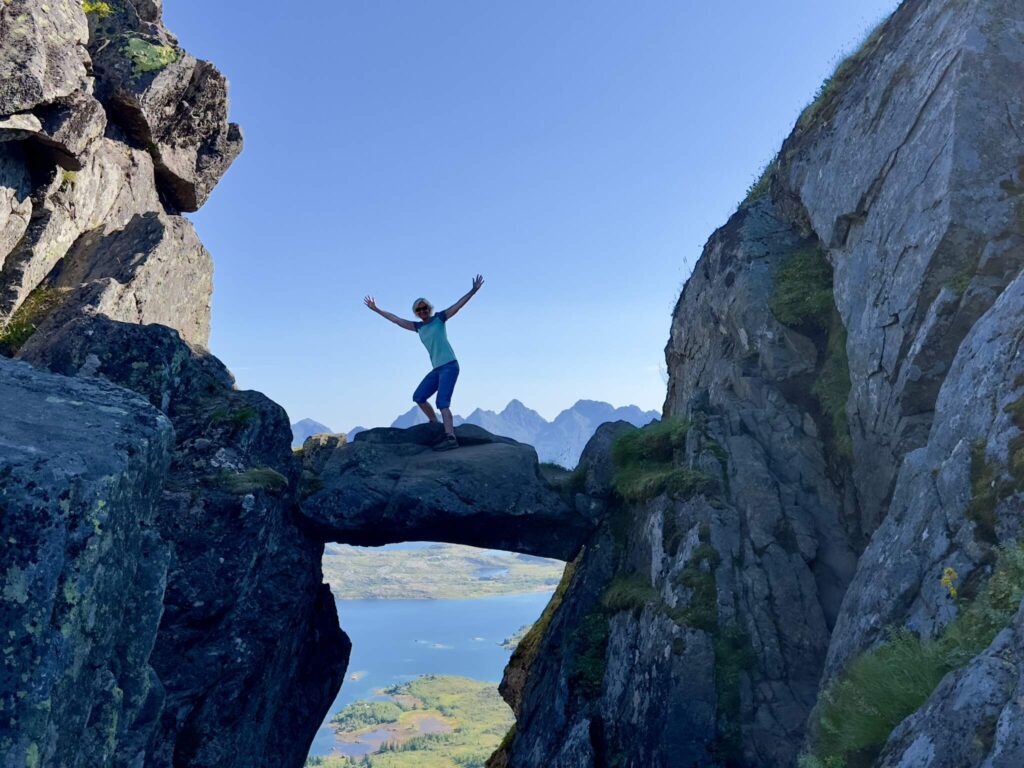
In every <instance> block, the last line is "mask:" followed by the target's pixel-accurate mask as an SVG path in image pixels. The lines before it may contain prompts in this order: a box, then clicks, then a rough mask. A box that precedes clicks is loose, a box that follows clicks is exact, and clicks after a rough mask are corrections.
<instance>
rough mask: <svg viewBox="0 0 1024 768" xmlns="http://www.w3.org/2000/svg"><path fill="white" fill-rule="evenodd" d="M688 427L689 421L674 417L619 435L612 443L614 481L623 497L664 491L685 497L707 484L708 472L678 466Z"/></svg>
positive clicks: (632, 499) (636, 499)
mask: <svg viewBox="0 0 1024 768" xmlns="http://www.w3.org/2000/svg"><path fill="white" fill-rule="evenodd" d="M690 427H691V424H690V422H688V421H686V420H685V419H681V418H678V417H674V418H668V419H663V420H662V421H655V422H652V423H651V424H649V425H647V426H646V427H643V428H642V429H637V430H631V431H629V432H626V433H624V434H622V435H620V436H619V438H618V439H617V440H616V441H615V443H614V444H613V445H612V461H613V462H614V464H615V476H614V480H613V482H614V485H615V490H616V491H617V492H618V494H619V495H620V496H621V497H622V498H623V499H624V500H625V501H627V502H629V503H634V504H638V503H643V502H645V501H650V500H651V499H653V498H656V497H657V496H660V495H661V494H663V493H667V494H668V495H669V496H672V497H674V498H688V497H689V496H692V495H693V494H695V493H699V492H700V490H701V489H702V488H704V487H706V485H707V483H708V477H707V475H705V474H704V473H703V472H701V471H699V470H696V469H693V468H691V467H685V466H683V467H681V466H678V465H677V463H676V460H675V456H676V453H677V452H678V451H681V450H682V449H683V448H684V446H685V444H686V434H687V433H688V432H689V430H690Z"/></svg>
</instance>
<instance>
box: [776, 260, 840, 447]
mask: <svg viewBox="0 0 1024 768" xmlns="http://www.w3.org/2000/svg"><path fill="white" fill-rule="evenodd" d="M774 282H775V284H774V290H773V292H772V296H771V298H770V299H769V302H768V306H769V308H770V309H771V311H772V314H773V315H774V316H775V319H776V320H778V321H779V322H780V323H782V324H783V325H785V326H787V327H789V328H793V329H794V330H796V331H798V332H800V333H802V334H805V335H806V336H808V337H809V338H810V339H811V340H812V341H814V342H815V345H816V346H817V347H818V350H819V355H818V357H819V360H818V365H817V370H816V372H815V377H814V381H813V383H812V384H811V391H810V394H811V395H812V396H813V397H814V399H815V401H816V402H817V405H818V409H819V410H820V412H821V416H822V417H823V419H824V426H825V430H826V433H827V437H828V442H829V445H830V447H831V448H832V451H833V453H834V454H835V455H836V456H839V457H841V458H844V459H847V460H849V459H850V458H852V456H853V440H852V438H851V437H850V427H849V422H848V420H847V415H846V403H847V400H848V399H849V397H850V387H851V383H850V368H849V363H848V360H847V356H846V328H845V327H844V326H843V321H842V318H841V317H840V316H839V312H838V311H837V310H836V307H835V301H834V299H833V293H832V291H833V288H832V265H831V264H829V262H828V259H827V258H826V256H825V252H824V251H823V250H822V249H821V247H820V246H819V245H817V244H808V245H806V246H804V247H802V248H799V249H797V250H796V251H794V252H793V253H792V254H790V255H789V256H788V257H787V258H786V260H785V261H784V262H783V263H782V265H781V266H780V267H779V268H778V270H777V271H776V273H775V278H774Z"/></svg>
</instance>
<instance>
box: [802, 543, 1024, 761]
mask: <svg viewBox="0 0 1024 768" xmlns="http://www.w3.org/2000/svg"><path fill="white" fill-rule="evenodd" d="M1022 598H1024V547H1022V546H1019V545H1015V546H1011V547H1007V548H1004V549H1002V550H1000V552H999V555H998V559H997V562H996V567H995V570H994V572H993V573H992V576H991V577H990V578H989V580H988V581H987V582H986V584H985V586H984V587H983V588H982V590H981V591H980V592H979V594H978V596H977V597H976V598H975V599H974V600H973V601H971V602H969V603H965V604H963V605H961V606H960V612H959V614H958V615H957V617H956V619H954V620H953V621H952V622H951V623H950V624H949V625H948V626H947V627H946V628H945V629H944V630H943V631H942V633H941V634H940V635H939V636H938V637H937V638H935V639H928V638H921V637H919V636H917V635H915V634H914V633H913V632H911V631H909V630H907V629H902V628H900V629H894V630H893V631H892V632H891V633H890V635H889V638H888V639H887V640H886V641H885V642H883V643H881V644H880V645H878V646H876V647H874V648H871V649H869V650H867V651H865V652H864V653H862V654H861V655H859V656H857V657H856V658H855V659H853V661H851V662H850V664H849V665H848V666H847V668H846V671H845V672H844V673H843V674H842V676H840V677H839V678H838V679H836V680H835V681H834V682H832V684H831V685H829V687H828V688H827V689H826V690H825V691H824V693H822V695H821V698H820V699H819V701H818V706H817V708H816V709H815V715H814V718H813V727H812V743H813V745H814V747H813V753H812V754H811V755H809V756H808V757H807V759H806V760H805V763H806V764H807V765H812V764H814V763H813V762H812V761H817V764H818V765H823V766H833V765H835V766H847V765H848V766H851V767H853V766H860V765H871V764H873V762H874V759H875V758H876V757H877V756H878V754H879V753H880V752H881V750H882V747H883V746H885V742H886V740H887V739H888V738H889V734H891V733H892V731H893V729H894V728H895V727H896V726H897V725H899V723H900V722H901V721H903V719H904V718H906V717H907V716H908V715H910V714H912V713H913V712H915V711H917V709H919V708H920V707H921V705H922V704H924V702H925V701H926V700H927V699H928V697H929V696H930V695H931V693H932V691H934V690H935V687H936V686H937V685H938V684H939V682H940V681H941V680H942V678H943V677H944V676H945V675H946V674H947V673H949V672H951V671H953V670H956V669H960V668H962V667H964V666H965V665H966V664H967V663H968V662H969V661H970V660H971V659H973V658H974V657H975V656H977V655H978V654H979V653H981V652H982V651H984V650H985V648H986V647H988V645H989V644H990V643H991V642H992V640H993V639H994V638H995V636H996V635H997V634H998V633H999V632H1000V631H1001V630H1002V629H1003V628H1004V627H1006V626H1008V625H1009V623H1010V621H1011V620H1012V619H1013V617H1014V615H1015V614H1016V612H1017V609H1018V608H1019V606H1020V601H1021V599H1022Z"/></svg>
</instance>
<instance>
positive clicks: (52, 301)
mask: <svg viewBox="0 0 1024 768" xmlns="http://www.w3.org/2000/svg"><path fill="white" fill-rule="evenodd" d="M63 296H64V292H63V291H61V290H60V289H59V288H51V287H49V286H45V285H44V286H40V287H39V288H36V289H35V290H34V291H32V293H30V294H29V295H28V297H27V298H26V299H25V300H24V301H23V302H22V303H21V306H20V307H18V309H17V310H15V312H14V314H13V315H12V316H11V319H10V321H9V322H8V323H7V325H5V326H4V327H3V328H0V355H6V356H8V357H13V356H14V355H16V354H18V351H19V350H20V349H21V348H22V347H23V346H24V345H25V342H26V341H28V340H29V339H30V338H31V337H32V334H33V333H35V332H36V329H37V328H38V327H39V326H40V325H42V323H43V321H44V320H46V318H47V317H49V316H50V315H51V314H52V313H53V312H54V310H56V309H57V308H58V307H59V306H60V304H61V301H62V299H63Z"/></svg>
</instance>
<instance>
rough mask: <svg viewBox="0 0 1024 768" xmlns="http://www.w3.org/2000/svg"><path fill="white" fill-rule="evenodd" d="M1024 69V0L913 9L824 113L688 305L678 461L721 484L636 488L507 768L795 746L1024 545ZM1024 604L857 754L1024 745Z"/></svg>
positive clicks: (754, 761) (528, 695)
mask: <svg viewBox="0 0 1024 768" xmlns="http://www.w3.org/2000/svg"><path fill="white" fill-rule="evenodd" d="M1022 65H1024V6H1021V5H1020V3H1015V2H1007V1H1005V0H972V1H965V2H923V1H921V2H918V1H917V0H907V2H905V3H904V4H903V5H902V6H901V7H900V9H899V10H898V11H897V12H896V13H895V14H894V15H893V17H892V18H891V19H890V20H889V21H888V22H887V23H886V24H885V25H883V26H882V27H881V28H880V29H879V30H878V31H877V32H876V33H875V34H874V35H872V37H871V38H869V40H868V41H867V43H866V44H865V47H864V49H863V50H862V51H860V52H859V53H858V54H856V55H855V56H854V57H852V58H851V60H850V61H849V62H847V63H846V64H844V65H843V66H842V67H841V68H840V70H839V72H838V74H837V77H836V78H835V79H834V81H833V82H832V83H831V84H830V86H829V88H827V89H824V90H823V93H822V95H821V97H820V98H819V99H818V100H817V101H816V102H815V103H814V104H813V105H812V106H811V107H809V108H808V110H807V111H806V112H805V113H804V115H803V116H802V117H801V120H800V122H799V124H798V125H797V127H796V129H795V130H794V132H793V134H792V135H791V136H790V138H789V139H788V140H787V141H786V143H785V144H784V146H783V149H782V152H781V153H780V156H779V158H778V159H777V161H776V163H775V164H773V166H772V168H771V170H770V173H769V176H768V178H767V180H766V184H765V185H764V186H763V187H762V189H759V190H757V192H755V194H753V195H752V196H751V198H750V199H748V200H747V201H746V202H745V203H744V204H743V205H742V206H741V208H740V210H739V211H738V212H737V213H736V214H735V215H734V216H733V217H732V218H731V219H730V221H729V222H728V223H727V224H726V225H725V226H724V227H722V228H721V229H720V230H718V231H717V232H716V233H715V234H714V235H713V236H712V237H711V239H710V240H709V242H708V244H707V246H706V247H705V250H704V254H703V256H702V257H701V259H700V261H699V262H698V264H697V266H696V268H695V270H694V273H693V276H692V277H691V278H690V280H689V281H688V283H687V285H686V287H685V289H684V292H683V294H682V296H681V297H680V300H679V303H678V305H677V307H676V311H675V315H674V318H673V323H672V330H671V337H670V340H669V344H668V346H667V348H666V360H667V364H668V369H669V375H670V381H669V389H668V396H667V399H666V404H665V416H666V417H667V418H676V419H685V420H687V421H688V422H689V423H690V428H689V431H688V433H687V437H686V443H685V447H683V448H680V449H678V450H677V451H676V455H675V457H674V464H675V466H676V467H685V468H688V469H690V470H695V471H699V472H700V473H701V474H702V475H704V476H705V477H706V478H707V480H706V484H705V485H704V487H702V488H701V489H700V490H699V492H694V491H690V492H689V493H676V495H675V496H674V497H673V496H671V495H661V496H658V497H656V498H654V499H653V500H651V501H649V502H646V503H642V504H634V505H632V506H630V505H625V504H624V503H622V502H621V501H619V502H618V504H616V502H615V496H614V495H613V496H611V497H610V500H611V503H612V509H611V511H610V514H611V522H609V523H608V524H607V530H606V532H605V535H606V536H608V537H610V538H611V539H612V540H613V541H614V542H616V546H615V547H614V548H613V549H612V550H609V548H608V547H607V546H606V545H605V546H599V543H600V542H601V541H602V539H601V538H600V536H598V537H595V538H594V539H592V540H591V541H590V543H588V545H587V547H586V548H585V550H584V554H583V556H582V558H581V560H580V562H579V563H578V564H577V566H576V569H575V572H574V574H573V576H572V579H571V581H570V582H569V584H568V585H567V587H566V589H565V594H564V596H563V598H562V599H561V601H560V602H559V605H558V609H557V611H555V612H554V615H553V616H552V617H551V620H550V623H549V624H548V627H547V630H546V631H545V633H544V635H543V637H542V638H540V640H539V644H540V646H541V648H542V650H541V651H540V652H539V653H536V654H535V655H534V656H533V657H532V658H531V659H530V660H529V662H528V663H524V662H523V661H522V660H519V661H518V662H517V661H516V660H515V659H514V660H513V664H512V665H511V666H510V667H509V673H508V676H507V677H506V681H505V687H504V688H505V693H506V698H507V700H509V701H510V703H513V704H514V706H515V707H516V709H517V713H518V718H517V727H516V730H515V733H514V734H513V736H512V737H511V738H510V739H508V740H507V743H506V744H505V746H504V747H503V748H502V749H501V750H499V752H498V753H497V754H496V755H495V756H494V758H493V759H492V762H491V765H492V766H523V767H524V768H525V767H526V766H533V765H552V766H566V767H568V766H580V767H581V768H582V766H590V765H605V766H688V767H689V766H713V765H730V766H731V765H749V766H754V765H757V766H791V765H794V764H795V763H796V762H797V757H798V753H799V752H801V751H802V750H805V749H809V748H811V747H813V740H812V742H811V743H809V742H808V741H806V740H805V739H806V737H807V734H808V729H809V723H810V722H813V718H812V711H813V708H814V707H815V706H816V704H818V703H819V696H820V694H821V692H822V690H823V689H824V687H827V686H829V685H830V684H832V683H833V681H835V680H837V679H843V676H844V675H845V673H846V670H847V669H848V668H849V665H850V663H851V662H852V661H853V660H854V659H856V658H858V657H859V656H860V655H861V654H862V653H863V652H864V651H865V650H867V649H870V648H873V647H876V646H877V645H878V644H880V643H885V642H886V641H887V638H888V630H889V628H890V627H905V628H907V629H908V630H910V631H911V632H913V633H917V634H919V635H921V636H923V637H924V638H934V637H936V636H938V635H940V634H941V633H942V632H943V628H944V627H946V626H947V625H949V623H950V622H951V620H952V619H953V618H954V617H955V616H956V615H957V614H958V612H959V611H960V610H963V609H964V608H965V606H966V605H969V604H970V603H969V601H970V600H971V599H973V598H972V596H973V595H974V594H976V593H977V591H978V589H979V587H980V585H983V584H985V583H986V581H987V580H988V579H989V578H990V576H991V574H992V572H993V563H994V562H995V560H996V552H997V551H998V550H1000V549H1005V548H1006V547H1015V546H1017V542H1018V541H1019V540H1020V538H1021V515H1022V513H1024V498H1022V495H1024V469H1022V468H1024V443H1022V440H1024V415H1022V414H1024V405H1022V403H1024V371H1022V368H1021V366H1022V362H1021V361H1022V359H1024V358H1022V354H1021V349H1022V342H1024V337H1022V336H1021V334H1022V330H1021V328H1022V324H1021V318H1022V317H1024V305H1022V304H1021V291H1022V287H1021V286H1022V282H1021V281H1022V280H1024V277H1021V267H1022V266H1024V247H1022V246H1024V239H1022V238H1024V218H1022V217H1021V211H1022V208H1021V200H1022V197H1021V194H1022V191H1024V184H1022V183H1021V178H1020V176H1021V158H1024V138H1022V137H1024V95H1022V92H1021V90H1020V88H1019V85H1020V83H1021V82H1024V69H1022ZM946 568H952V569H953V570H954V571H955V572H956V573H957V574H958V579H959V582H958V583H960V584H961V586H962V587H963V588H964V594H963V595H961V602H957V601H954V600H951V599H950V595H949V590H948V588H947V587H944V586H943V584H942V582H941V579H942V576H943V573H944V569H946ZM965 601H966V602H965ZM563 620H564V621H565V624H564V625H563V624H562V621H563ZM1018 624H1019V619H1017V620H1016V621H1014V622H1011V623H1010V626H1008V627H1007V628H1006V629H1005V630H1004V631H1003V632H1002V633H1001V634H998V635H997V636H996V638H995V639H994V640H993V641H992V643H991V645H990V646H989V647H988V649H987V650H985V651H983V652H982V653H981V654H979V655H978V656H976V657H975V658H974V659H973V660H970V661H967V660H965V661H963V663H962V664H960V665H959V666H958V667H957V668H956V669H954V671H952V672H950V673H949V674H948V675H947V676H946V678H945V679H944V680H943V681H942V682H941V683H940V684H939V685H938V687H937V688H935V689H934V691H933V692H932V693H931V695H930V696H927V697H922V698H926V699H927V700H926V701H924V700H923V701H922V704H921V708H920V709H919V710H918V711H917V712H916V713H909V717H907V719H906V720H904V721H903V722H902V723H901V724H899V725H897V726H896V727H895V728H894V729H893V731H892V732H891V734H890V736H889V741H888V743H887V744H885V745H884V746H883V745H879V751H877V752H875V753H874V755H870V754H864V755H861V756H860V758H861V762H859V763H857V764H858V765H870V764H875V765H885V766H897V765H898V766H904V767H907V768H909V766H935V767H947V766H948V768H954V767H956V768H961V767H963V766H980V765H985V766H1009V765H1016V764H1018V763H1019V762H1020V755H1021V754H1022V753H1021V747H1020V745H1021V744H1022V743H1024V735H1022V734H1024V731H1022V730H1021V720H1020V712H1019V710H1020V707H1019V700H1018V699H1019V696H1020V688H1019V684H1018V678H1019V674H1018V666H1019V657H1020V654H1021V653H1022V646H1021V644H1020V637H1019V627H1018V626H1017V625H1018ZM570 627H571V629H570ZM588 627H589V628H590V629H592V630H594V631H593V632H591V633H590V638H591V642H590V645H587V644H586V643H581V641H580V640H579V638H580V637H581V635H583V634H586V629H587V628H588ZM595 628H596V629H595ZM595 659H597V663H594V660H595ZM652 702H653V703H652ZM667 711H671V716H670V717H671V725H668V726H666V725H665V718H666V717H668V715H666V712H667ZM552 731H554V733H552Z"/></svg>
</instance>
